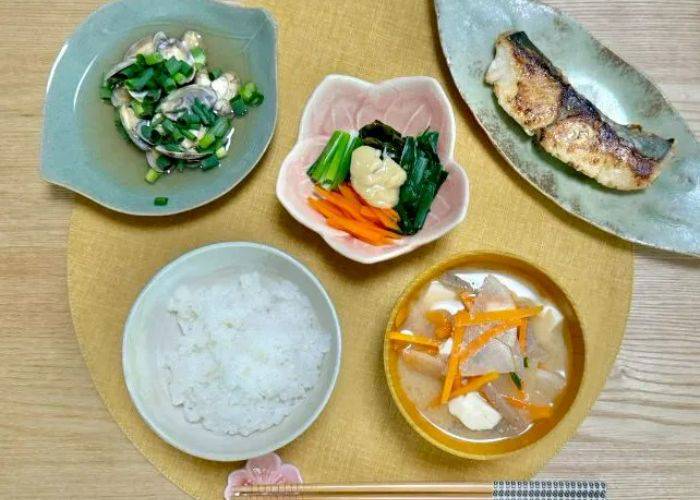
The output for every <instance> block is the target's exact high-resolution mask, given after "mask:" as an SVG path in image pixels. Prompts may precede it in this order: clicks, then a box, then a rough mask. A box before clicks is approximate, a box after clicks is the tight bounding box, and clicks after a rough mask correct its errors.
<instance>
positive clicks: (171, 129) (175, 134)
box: [162, 118, 183, 142]
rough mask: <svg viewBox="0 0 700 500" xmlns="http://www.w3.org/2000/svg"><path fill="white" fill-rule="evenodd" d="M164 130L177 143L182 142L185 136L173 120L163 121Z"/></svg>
mask: <svg viewBox="0 0 700 500" xmlns="http://www.w3.org/2000/svg"><path fill="white" fill-rule="evenodd" d="M162 125H163V129H164V130H165V131H166V132H167V133H168V134H169V135H170V137H172V138H173V139H175V140H176V141H178V142H179V141H181V140H182V138H183V134H182V133H181V132H180V128H179V127H178V126H176V125H175V123H173V122H172V121H171V120H169V119H167V118H166V119H165V120H163V123H162Z"/></svg>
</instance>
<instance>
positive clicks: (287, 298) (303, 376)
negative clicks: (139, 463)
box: [122, 242, 341, 461]
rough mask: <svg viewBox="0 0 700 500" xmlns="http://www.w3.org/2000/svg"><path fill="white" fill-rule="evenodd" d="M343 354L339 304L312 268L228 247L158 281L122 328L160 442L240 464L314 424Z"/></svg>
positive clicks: (133, 376) (249, 247) (249, 248)
mask: <svg viewBox="0 0 700 500" xmlns="http://www.w3.org/2000/svg"><path fill="white" fill-rule="evenodd" d="M340 350H341V337H340V324H339V322H338V317H337V314H336V312H335V308H334V307H333V303H332V302H331V300H330V298H329V296H328V294H327V293H326V291H325V290H324V288H323V286H322V285H321V283H320V282H319V281H318V279H317V278H316V277H315V276H314V275H313V274H312V273H311V272H310V271H309V270H308V269H307V268H306V267H304V266H303V265H302V264H300V263H299V262H298V261H296V260H295V259H294V258H292V257H290V256H289V255H287V254H286V253H284V252H282V251H280V250H277V249H275V248H273V247H269V246H265V245H260V244H256V243H247V242H231V243H217V244H213V245H208V246H205V247H201V248H198V249H196V250H192V251H191V252H188V253H186V254H184V255H182V256H181V257H179V258H177V259H175V260H174V261H173V262H171V263H170V264H168V265H166V266H165V267H164V268H162V269H161V270H160V271H159V272H158V273H157V274H156V275H155V276H154V277H153V278H152V279H151V281H150V282H149V283H148V284H147V285H146V287H145V288H144V289H143V290H142V292H141V294H140V295H139V296H138V298H137V299H136V302H135V303H134V305H133V306H132V309H131V312H130V313H129V316H128V318H127V320H126V324H125V327H124V340H123V347H122V364H123V368H124V379H125V382H126V386H127V389H128V391H129V394H130V396H131V399H132V401H133V403H134V405H135V406H136V409H137V410H138V412H139V413H140V414H141V417H142V418H143V419H144V420H145V421H146V423H147V424H148V425H149V426H150V427H151V429H152V430H153V431H154V432H155V433H156V434H157V435H158V436H160V437H161V438H162V439H163V440H165V441H166V442H167V443H169V444H170V445H172V446H174V447H175V448H178V449H179V450H181V451H184V452H185V453H189V454H190V455H194V456H197V457H200V458H205V459H208V460H217V461H234V460H244V459H248V458H251V457H255V456H260V455H264V454H265V453H268V452H270V451H273V450H276V449H278V448H281V447H282V446H284V445H286V444H287V443H289V442H291V441H292V440H294V439H295V438H297V437H298V436H299V435H300V434H302V433H303V432H304V431H305V430H306V429H307V428H308V427H309V426H310V425H311V424H312V423H313V422H314V420H316V418H317V417H318V416H319V414H320V413H321V411H322V410H323V408H324V407H325V405H326V403H327V402H328V399H329V398H330V395H331V392H332V391H333V388H334V386H335V382H336V379H337V377H338V371H339V369H340Z"/></svg>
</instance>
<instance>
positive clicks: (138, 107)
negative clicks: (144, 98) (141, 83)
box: [129, 100, 146, 118]
mask: <svg viewBox="0 0 700 500" xmlns="http://www.w3.org/2000/svg"><path fill="white" fill-rule="evenodd" d="M129 106H130V107H131V109H133V110H134V113H136V116H138V117H139V118H141V117H142V116H143V115H145V114H146V108H145V107H144V105H143V103H142V102H139V101H137V100H133V101H131V102H130V103H129Z"/></svg>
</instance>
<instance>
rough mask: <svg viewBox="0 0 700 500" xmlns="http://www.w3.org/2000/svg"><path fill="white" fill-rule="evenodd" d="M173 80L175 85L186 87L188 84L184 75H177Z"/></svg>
mask: <svg viewBox="0 0 700 500" xmlns="http://www.w3.org/2000/svg"><path fill="white" fill-rule="evenodd" d="M173 80H175V83H177V84H178V85H184V84H185V83H187V77H186V76H185V75H183V74H182V73H175V74H174V75H173Z"/></svg>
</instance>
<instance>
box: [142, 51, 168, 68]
mask: <svg viewBox="0 0 700 500" xmlns="http://www.w3.org/2000/svg"><path fill="white" fill-rule="evenodd" d="M143 60H144V62H145V63H146V64H147V65H149V66H153V65H155V64H158V63H159V62H163V56H162V55H160V52H153V53H152V54H146V55H144V56H143Z"/></svg>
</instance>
